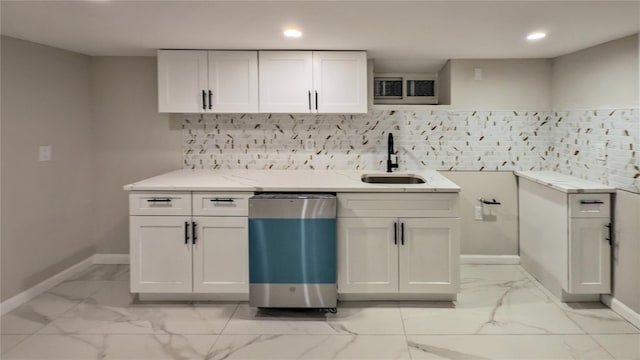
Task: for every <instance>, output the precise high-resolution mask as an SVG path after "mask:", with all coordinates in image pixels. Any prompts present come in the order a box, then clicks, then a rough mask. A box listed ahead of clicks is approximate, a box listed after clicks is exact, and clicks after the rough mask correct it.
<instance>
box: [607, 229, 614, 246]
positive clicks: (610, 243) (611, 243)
mask: <svg viewBox="0 0 640 360" xmlns="http://www.w3.org/2000/svg"><path fill="white" fill-rule="evenodd" d="M605 227H606V228H607V229H608V230H609V234H608V235H609V236H607V238H605V240H607V241H608V242H609V246H611V245H613V242H612V240H611V239H612V238H613V231H612V226H611V224H607V225H605Z"/></svg>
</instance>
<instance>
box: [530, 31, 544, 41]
mask: <svg viewBox="0 0 640 360" xmlns="http://www.w3.org/2000/svg"><path fill="white" fill-rule="evenodd" d="M545 36H547V34H545V33H543V32H534V33H531V34H529V35H527V40H540V39H544V37H545Z"/></svg>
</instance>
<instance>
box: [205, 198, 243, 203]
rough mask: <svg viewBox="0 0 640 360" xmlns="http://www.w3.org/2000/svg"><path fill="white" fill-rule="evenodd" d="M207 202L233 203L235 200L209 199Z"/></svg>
mask: <svg viewBox="0 0 640 360" xmlns="http://www.w3.org/2000/svg"><path fill="white" fill-rule="evenodd" d="M209 201H211V202H234V201H236V200H235V199H231V198H227V199H222V198H214V199H209Z"/></svg>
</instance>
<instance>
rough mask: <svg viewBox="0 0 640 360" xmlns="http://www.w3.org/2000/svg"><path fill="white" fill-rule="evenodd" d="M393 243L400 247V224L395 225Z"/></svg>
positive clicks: (395, 223)
mask: <svg viewBox="0 0 640 360" xmlns="http://www.w3.org/2000/svg"><path fill="white" fill-rule="evenodd" d="M393 243H394V244H395V245H398V223H397V222H394V223H393Z"/></svg>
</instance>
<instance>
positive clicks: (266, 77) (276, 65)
mask: <svg viewBox="0 0 640 360" xmlns="http://www.w3.org/2000/svg"><path fill="white" fill-rule="evenodd" d="M259 56H260V62H259V67H260V71H259V74H260V75H259V76H260V112H265V113H280V112H288V113H308V112H311V109H312V108H313V109H315V107H314V106H315V105H314V104H313V99H312V90H313V82H312V68H313V67H312V52H311V51H260V52H259Z"/></svg>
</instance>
